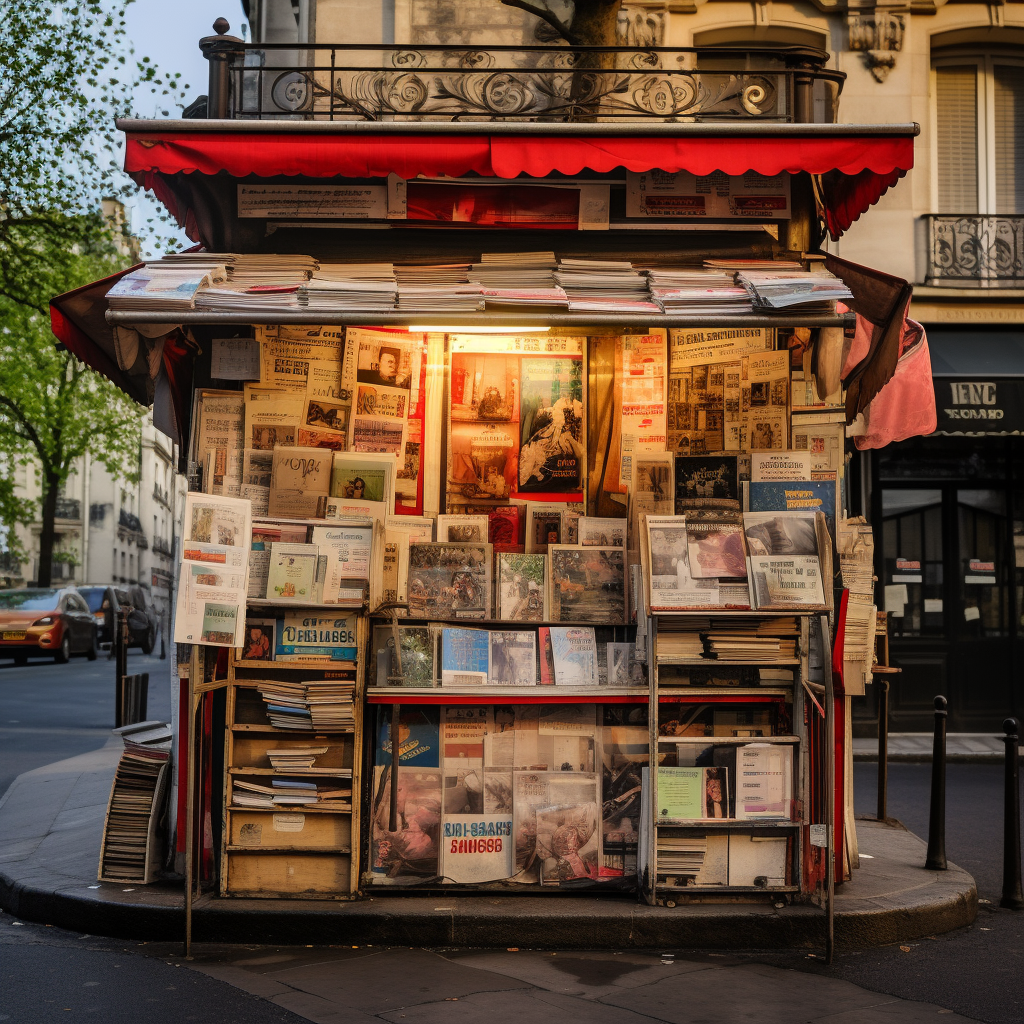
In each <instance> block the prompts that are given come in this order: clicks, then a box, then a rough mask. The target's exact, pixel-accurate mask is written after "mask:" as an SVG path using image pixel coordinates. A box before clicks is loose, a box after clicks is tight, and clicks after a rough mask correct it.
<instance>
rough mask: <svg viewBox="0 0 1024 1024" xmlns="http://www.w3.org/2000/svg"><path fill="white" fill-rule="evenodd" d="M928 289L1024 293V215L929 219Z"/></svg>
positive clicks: (971, 215)
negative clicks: (969, 289)
mask: <svg viewBox="0 0 1024 1024" xmlns="http://www.w3.org/2000/svg"><path fill="white" fill-rule="evenodd" d="M923 219H924V221H925V234H926V245H927V254H926V263H927V266H926V271H925V284H926V285H931V286H934V287H940V288H941V287H944V288H1024V215H1020V214H978V213H970V214H951V213H943V214H929V215H928V216H926V217H924V218H923Z"/></svg>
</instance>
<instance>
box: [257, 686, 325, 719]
mask: <svg viewBox="0 0 1024 1024" xmlns="http://www.w3.org/2000/svg"><path fill="white" fill-rule="evenodd" d="M256 688H257V689H258V690H259V692H260V696H261V697H262V698H263V700H264V701H265V702H266V705H267V717H268V718H269V719H270V724H271V725H272V726H274V728H276V729H312V728H313V719H312V717H311V716H310V713H309V707H308V705H307V704H306V684H305V683H285V682H281V681H280V680H276V679H268V680H266V681H265V682H260V683H258V684H257V686H256Z"/></svg>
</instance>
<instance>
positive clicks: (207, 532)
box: [174, 492, 252, 647]
mask: <svg viewBox="0 0 1024 1024" xmlns="http://www.w3.org/2000/svg"><path fill="white" fill-rule="evenodd" d="M251 536H252V506H251V505H250V504H249V502H248V501H246V500H245V499H244V498H219V497H218V498H213V497H210V496H208V495H205V494H196V493H194V492H190V493H189V494H188V495H186V497H185V536H184V540H183V544H182V563H181V576H180V578H179V581H178V600H177V605H176V608H175V616H174V642H175V643H179V644H207V645H210V646H213V647H238V646H240V645H241V642H242V631H243V629H244V626H245V601H246V590H247V587H248V572H249V545H250V542H251Z"/></svg>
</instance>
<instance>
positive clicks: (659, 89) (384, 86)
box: [199, 36, 846, 123]
mask: <svg viewBox="0 0 1024 1024" xmlns="http://www.w3.org/2000/svg"><path fill="white" fill-rule="evenodd" d="M201 45H202V47H203V50H204V52H205V53H206V56H207V58H208V59H209V60H210V61H211V69H210V70H211V73H210V96H209V103H208V107H207V116H209V117H227V118H243V119H257V120H265V119H270V120H274V119H289V120H310V121H435V122H452V121H470V122H474V121H477V122H494V121H548V122H552V121H553V122H573V121H626V122H637V123H645V122H647V123H649V122H652V121H660V122H665V121H668V122H672V121H678V122H684V121H728V122H732V121H736V120H743V121H751V120H753V121H768V122H782V123H786V122H801V123H806V122H812V121H815V120H819V121H824V122H828V123H834V122H835V121H836V112H837V107H838V98H839V93H840V91H841V90H842V85H843V82H844V80H845V78H846V76H845V74H843V73H842V72H840V71H834V70H828V69H826V68H825V64H826V62H827V61H828V59H829V57H828V54H827V53H825V52H824V51H821V50H815V49H813V48H810V47H798V46H791V47H785V46H784V47H777V48H772V49H759V48H753V49H751V48H745V49H735V50H733V49H726V48H723V47H713V48H711V47H704V48H697V49H694V48H685V49H683V48H672V47H663V46H652V47H646V48H637V47H626V46H622V47H571V46H559V45H556V46H477V47H450V46H433V45H431V46H383V45H378V44H363V45H350V46H336V45H335V46H332V45H326V44H317V45H306V46H301V45H297V44H295V43H282V44H272V43H250V44H244V43H241V42H239V41H237V40H233V39H232V38H231V37H228V36H211V37H209V38H208V39H204V40H203V41H202V43H201ZM816 115H817V116H816ZM199 116H202V115H201V114H200V115H199Z"/></svg>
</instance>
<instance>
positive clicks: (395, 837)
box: [370, 765, 441, 882]
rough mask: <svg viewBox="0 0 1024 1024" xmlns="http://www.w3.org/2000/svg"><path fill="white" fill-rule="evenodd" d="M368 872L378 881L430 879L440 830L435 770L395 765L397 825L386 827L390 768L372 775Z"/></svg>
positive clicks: (435, 867)
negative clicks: (380, 879) (377, 876)
mask: <svg viewBox="0 0 1024 1024" xmlns="http://www.w3.org/2000/svg"><path fill="white" fill-rule="evenodd" d="M373 776H374V777H373V799H372V802H371V823H372V824H371V837H370V870H371V871H372V872H373V873H374V874H375V875H380V876H382V881H383V880H388V881H392V882H400V881H401V880H402V879H406V878H431V877H433V876H434V875H436V874H437V871H438V841H439V839H440V831H441V773H440V771H438V770H436V769H435V770H433V771H430V770H426V769H422V768H412V767H409V768H406V767H400V768H399V769H398V822H397V825H398V828H397V829H396V831H394V832H391V831H390V825H391V785H392V777H391V768H390V766H380V765H378V767H377V768H375V769H374V773H373Z"/></svg>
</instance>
